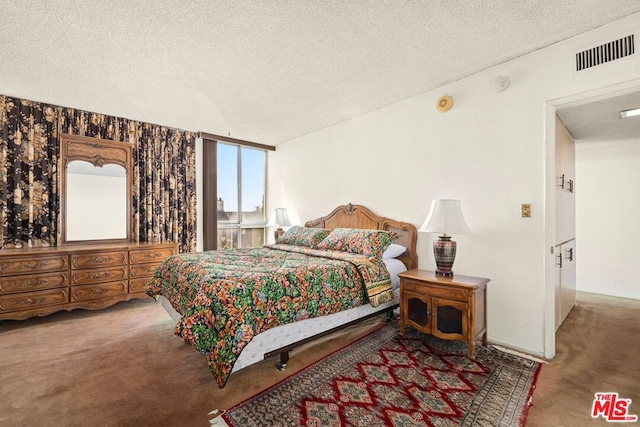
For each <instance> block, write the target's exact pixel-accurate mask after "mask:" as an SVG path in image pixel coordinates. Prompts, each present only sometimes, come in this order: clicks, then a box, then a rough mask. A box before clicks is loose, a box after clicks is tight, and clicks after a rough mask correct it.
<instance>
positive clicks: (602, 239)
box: [576, 128, 640, 299]
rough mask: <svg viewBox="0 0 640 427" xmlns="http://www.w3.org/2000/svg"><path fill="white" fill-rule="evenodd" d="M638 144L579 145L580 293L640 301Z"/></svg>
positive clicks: (604, 142) (599, 143)
mask: <svg viewBox="0 0 640 427" xmlns="http://www.w3.org/2000/svg"><path fill="white" fill-rule="evenodd" d="M638 133H639V136H638V139H636V140H625V141H602V142H588V143H586V142H585V143H580V141H578V143H577V144H576V205H577V218H576V240H577V242H578V250H577V258H576V260H577V263H576V268H577V288H578V290H580V291H585V292H594V293H600V294H607V295H615V296H621V297H628V298H635V299H640V283H639V282H638V277H640V263H639V262H638V260H639V259H640V248H639V247H638V242H640V221H639V220H638V211H639V210H640V191H639V189H640V128H639V129H638Z"/></svg>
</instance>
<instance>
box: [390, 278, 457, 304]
mask: <svg viewBox="0 0 640 427" xmlns="http://www.w3.org/2000/svg"><path fill="white" fill-rule="evenodd" d="M401 283H402V289H403V290H405V291H414V292H419V293H421V294H424V295H429V296H432V297H441V298H449V299H454V300H459V301H466V300H467V292H466V291H465V290H463V289H455V288H444V287H442V288H440V287H437V285H432V284H425V283H421V282H417V281H412V280H405V279H402V282H401Z"/></svg>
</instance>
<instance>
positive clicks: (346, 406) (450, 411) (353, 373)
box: [211, 322, 541, 427]
mask: <svg viewBox="0 0 640 427" xmlns="http://www.w3.org/2000/svg"><path fill="white" fill-rule="evenodd" d="M540 366H541V365H540V363H538V362H535V361H533V360H529V359H526V358H522V357H519V356H516V355H513V354H510V353H505V352H503V351H500V350H497V349H495V348H493V347H482V346H478V348H477V349H476V360H475V361H473V360H471V359H469V358H468V356H467V345H466V344H465V343H462V342H459V341H445V340H439V339H437V338H433V337H431V336H428V335H423V334H420V333H417V332H416V331H414V330H413V329H411V328H409V329H408V330H406V332H405V336H404V337H401V336H400V335H399V334H398V327H397V324H396V323H395V322H394V323H391V324H390V325H386V326H384V327H382V328H380V329H378V330H376V331H374V332H372V333H370V334H369V335H367V336H365V337H363V338H361V339H359V340H358V341H356V342H354V343H352V344H350V345H348V346H346V347H345V348H343V349H341V350H338V351H336V352H335V353H333V354H331V355H329V356H327V357H325V358H324V359H322V360H320V361H318V362H316V363H314V364H313V365H310V366H309V367H307V368H305V369H304V370H302V371H300V372H298V373H297V374H294V375H292V376H291V377H289V378H287V379H285V380H283V381H281V382H280V383H278V384H276V385H274V386H272V387H271V388H269V389H267V390H265V391H264V392H262V393H260V394H258V395H256V396H253V397H251V398H250V399H248V400H246V401H244V402H242V403H240V404H238V405H237V406H235V407H233V408H231V409H229V410H228V411H225V412H223V413H222V414H221V415H219V416H218V417H217V418H215V419H213V420H211V425H213V426H235V427H245V426H314V427H320V426H331V427H333V426H336V427H337V426H367V427H373V426H522V425H524V421H525V418H526V415H527V411H528V409H529V405H530V401H531V394H532V393H533V389H534V387H535V382H536V379H537V376H538V372H539V371H540Z"/></svg>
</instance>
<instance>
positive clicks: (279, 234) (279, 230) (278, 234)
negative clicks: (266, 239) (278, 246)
mask: <svg viewBox="0 0 640 427" xmlns="http://www.w3.org/2000/svg"><path fill="white" fill-rule="evenodd" d="M283 234H284V230H283V229H282V228H277V229H276V231H274V232H273V237H275V239H276V243H278V239H279V238H280V237H282V235H283Z"/></svg>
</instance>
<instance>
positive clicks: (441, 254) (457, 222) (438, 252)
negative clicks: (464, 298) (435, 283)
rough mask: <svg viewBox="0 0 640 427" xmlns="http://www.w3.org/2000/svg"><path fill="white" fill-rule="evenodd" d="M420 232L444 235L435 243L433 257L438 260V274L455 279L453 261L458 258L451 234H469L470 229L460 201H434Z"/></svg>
mask: <svg viewBox="0 0 640 427" xmlns="http://www.w3.org/2000/svg"><path fill="white" fill-rule="evenodd" d="M419 231H422V232H425V233H442V234H441V235H440V236H438V240H434V241H433V256H434V258H435V260H436V266H437V268H436V274H437V275H440V276H446V277H453V270H452V268H453V261H454V260H455V258H456V242H455V241H453V240H451V236H450V234H469V233H470V231H469V227H468V226H467V223H466V222H465V221H464V217H463V216H462V209H461V207H460V200H453V199H434V200H432V201H431V210H429V215H428V216H427V219H426V220H425V221H424V224H422V226H421V227H420V229H419Z"/></svg>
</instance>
